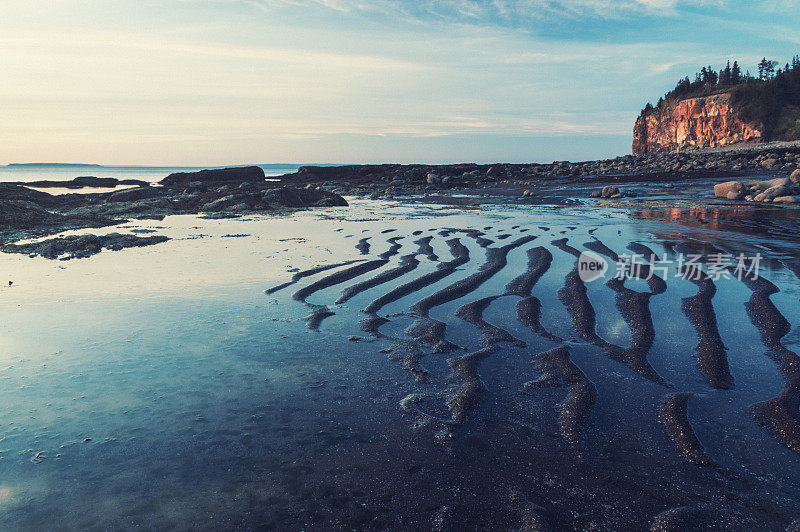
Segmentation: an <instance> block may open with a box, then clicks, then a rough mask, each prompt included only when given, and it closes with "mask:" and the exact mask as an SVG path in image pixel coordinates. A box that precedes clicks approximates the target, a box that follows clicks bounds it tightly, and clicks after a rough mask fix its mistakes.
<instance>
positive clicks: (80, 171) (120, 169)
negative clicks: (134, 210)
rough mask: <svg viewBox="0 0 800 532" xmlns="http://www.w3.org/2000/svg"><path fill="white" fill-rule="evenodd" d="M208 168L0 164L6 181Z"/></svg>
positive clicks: (276, 168)
mask: <svg viewBox="0 0 800 532" xmlns="http://www.w3.org/2000/svg"><path fill="white" fill-rule="evenodd" d="M258 166H260V167H261V168H263V169H264V173H265V174H266V175H267V177H269V176H279V175H283V174H290V173H293V172H296V171H297V169H298V168H299V166H300V165H293V164H260V165H258ZM205 168H213V167H208V166H205V167H195V166H78V167H75V166H27V165H26V166H0V182H3V181H44V180H50V181H66V180H69V179H73V178H75V177H81V176H94V177H116V178H117V179H140V180H142V181H151V182H156V181H159V180H161V179H163V178H164V177H166V176H168V175H169V174H172V173H175V172H197V171H198V170H203V169H205Z"/></svg>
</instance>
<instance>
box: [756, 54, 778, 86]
mask: <svg viewBox="0 0 800 532" xmlns="http://www.w3.org/2000/svg"><path fill="white" fill-rule="evenodd" d="M776 66H778V62H777V61H770V60H769V59H767V58H766V57H765V58H763V59H762V60H761V61H760V62H759V63H758V79H760V80H761V81H767V80H769V79H772V78H774V77H775V67H776Z"/></svg>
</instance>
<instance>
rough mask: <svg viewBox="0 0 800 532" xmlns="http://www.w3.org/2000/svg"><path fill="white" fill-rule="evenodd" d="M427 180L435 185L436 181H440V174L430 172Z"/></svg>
mask: <svg viewBox="0 0 800 532" xmlns="http://www.w3.org/2000/svg"><path fill="white" fill-rule="evenodd" d="M426 182H427V183H428V184H429V185H435V184H436V183H438V182H439V176H438V175H436V174H428V177H427V179H426Z"/></svg>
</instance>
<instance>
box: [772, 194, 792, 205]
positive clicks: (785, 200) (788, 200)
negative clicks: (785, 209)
mask: <svg viewBox="0 0 800 532" xmlns="http://www.w3.org/2000/svg"><path fill="white" fill-rule="evenodd" d="M772 202H773V203H797V198H795V197H794V196H778V197H777V198H775V199H773V200H772Z"/></svg>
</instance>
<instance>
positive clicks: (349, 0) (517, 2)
mask: <svg viewBox="0 0 800 532" xmlns="http://www.w3.org/2000/svg"><path fill="white" fill-rule="evenodd" d="M243 1H246V2H248V3H250V4H253V5H258V6H260V7H262V8H265V9H268V8H271V7H279V6H301V7H307V8H327V9H331V10H335V11H339V12H342V13H366V14H369V13H373V14H392V15H396V16H408V17H411V16H416V17H431V16H433V17H437V18H441V17H451V18H456V19H465V20H467V21H475V20H483V21H491V20H496V19H499V20H507V21H511V20H515V21H517V22H519V20H520V19H522V20H526V19H528V20H530V19H534V20H535V19H541V18H544V17H552V16H555V15H557V16H560V17H565V18H574V17H595V18H606V19H607V18H621V17H627V16H636V15H642V14H647V15H656V16H658V15H662V16H668V15H672V14H673V13H674V12H675V10H676V9H677V8H679V7H682V6H685V7H706V6H709V5H721V4H723V3H724V1H725V0H422V1H416V2H409V1H408V0H370V1H364V0H243ZM771 2H773V3H783V4H786V3H793V0H771Z"/></svg>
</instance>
